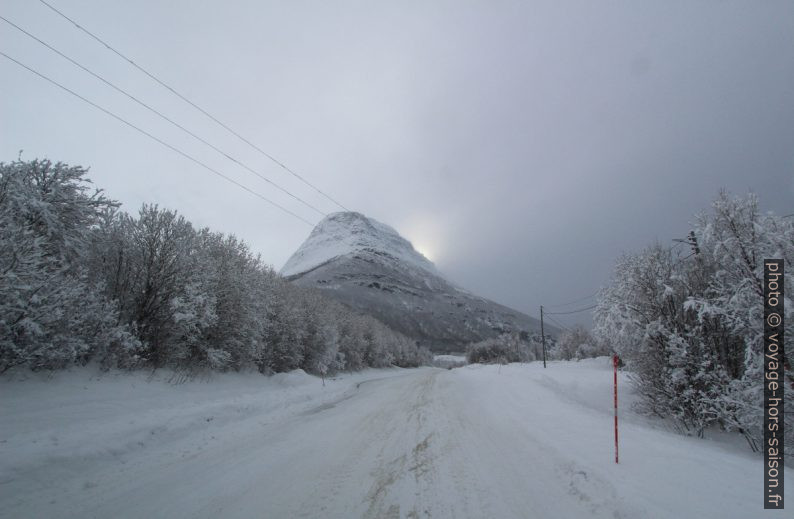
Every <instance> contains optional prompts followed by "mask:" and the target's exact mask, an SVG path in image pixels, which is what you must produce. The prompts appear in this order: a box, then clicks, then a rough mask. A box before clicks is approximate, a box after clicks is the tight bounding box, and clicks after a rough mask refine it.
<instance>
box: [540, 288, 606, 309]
mask: <svg viewBox="0 0 794 519" xmlns="http://www.w3.org/2000/svg"><path fill="white" fill-rule="evenodd" d="M598 292H600V290H596V291H595V292H593V293H592V294H590V295H587V296H584V297H582V298H579V299H575V300H573V301H569V302H567V303H562V304H559V305H548V306H546V308H560V307H562V306H570V305H572V304H574V303H580V302H582V301H585V300H587V299H590V298H592V297H595V296H597V295H598Z"/></svg>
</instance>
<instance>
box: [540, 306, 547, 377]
mask: <svg viewBox="0 0 794 519" xmlns="http://www.w3.org/2000/svg"><path fill="white" fill-rule="evenodd" d="M540 340H541V341H543V369H546V334H545V332H544V331H543V305H540Z"/></svg>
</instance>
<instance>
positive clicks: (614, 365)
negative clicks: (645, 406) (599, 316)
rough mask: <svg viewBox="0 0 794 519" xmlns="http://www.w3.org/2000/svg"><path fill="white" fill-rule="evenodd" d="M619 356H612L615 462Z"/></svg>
mask: <svg viewBox="0 0 794 519" xmlns="http://www.w3.org/2000/svg"><path fill="white" fill-rule="evenodd" d="M618 362H619V360H618V356H617V354H615V355H613V356H612V368H613V374H614V377H615V463H617V462H618Z"/></svg>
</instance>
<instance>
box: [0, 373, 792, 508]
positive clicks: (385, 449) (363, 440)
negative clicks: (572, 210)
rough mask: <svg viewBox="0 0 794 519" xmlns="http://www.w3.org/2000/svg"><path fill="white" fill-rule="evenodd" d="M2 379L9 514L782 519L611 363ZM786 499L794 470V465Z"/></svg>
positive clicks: (757, 475) (747, 463)
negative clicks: (199, 377) (667, 420)
mask: <svg viewBox="0 0 794 519" xmlns="http://www.w3.org/2000/svg"><path fill="white" fill-rule="evenodd" d="M89 373H93V372H89V371H86V370H77V371H75V372H71V373H58V374H56V375H55V376H54V379H53V380H49V381H44V380H42V377H40V376H38V375H31V376H29V377H28V380H24V381H19V380H9V379H7V378H6V379H3V380H0V516H2V517H80V518H86V517H147V518H149V517H265V518H290V517H308V518H334V517H338V518H356V517H373V518H374V517H378V518H380V517H394V518H397V517H405V518H427V517H432V518H445V517H457V518H467V517H471V518H513V517H516V518H519V517H522V518H523V517H539V518H543V517H549V518H575V517H610V518H614V517H626V518H641V517H649V518H667V517H669V518H676V519H678V518H687V517H698V518H701V517H702V518H709V517H715V518H717V517H719V518H730V517H737V518H739V517H741V518H746V517H761V516H763V517H783V516H785V513H784V512H779V513H778V512H772V511H764V510H763V509H762V496H761V489H762V472H761V465H762V462H761V458H760V457H758V456H756V455H752V454H751V453H749V452H747V451H745V450H743V449H742V448H741V447H740V446H739V445H738V444H735V443H733V442H721V441H720V442H718V441H708V440H698V439H695V438H687V437H684V436H681V435H679V434H676V433H674V432H671V431H667V430H665V428H664V427H663V426H662V425H661V424H658V423H656V422H654V421H652V420H649V419H647V418H644V417H641V416H637V415H635V414H634V413H632V412H630V411H629V410H628V409H627V406H628V405H629V404H630V402H631V400H632V396H631V395H630V394H629V388H628V385H627V384H626V381H625V377H623V376H621V384H622V387H621V402H622V404H623V406H622V410H621V463H620V464H619V465H615V463H614V461H613V450H612V449H613V447H612V446H613V437H612V434H613V433H612V407H611V406H612V386H611V381H612V377H611V371H610V366H609V363H608V360H606V359H596V360H591V361H582V362H578V363H577V362H565V363H564V362H551V363H549V367H548V369H546V370H544V369H543V367H542V365H541V364H540V363H534V364H529V365H518V364H512V365H507V366H480V365H469V366H465V367H462V368H458V369H453V370H441V369H433V368H423V369H414V370H398V369H394V370H370V371H366V372H362V373H356V374H352V375H350V374H347V375H342V376H340V377H337V378H335V379H333V380H328V381H327V383H326V386H323V385H322V382H321V381H320V380H319V379H317V378H314V377H310V376H308V375H305V374H303V373H300V372H294V373H290V374H281V375H277V376H275V377H269V378H266V377H262V376H260V375H255V374H248V375H240V374H237V375H233V374H229V375H215V376H213V377H212V379H211V380H209V381H191V382H187V383H184V384H179V385H172V384H168V383H167V382H166V381H165V380H163V379H162V378H161V376H160V375H158V376H156V377H155V378H154V379H153V380H150V381H149V380H148V378H147V375H146V374H143V373H137V374H110V375H107V374H106V375H103V376H102V377H97V376H96V374H95V373H94V376H93V377H90V376H89ZM786 476H787V478H786V481H787V486H786V493H787V494H788V496H789V497H791V496H794V494H793V493H792V486H793V485H791V481H792V474H791V471H790V470H787V471H786Z"/></svg>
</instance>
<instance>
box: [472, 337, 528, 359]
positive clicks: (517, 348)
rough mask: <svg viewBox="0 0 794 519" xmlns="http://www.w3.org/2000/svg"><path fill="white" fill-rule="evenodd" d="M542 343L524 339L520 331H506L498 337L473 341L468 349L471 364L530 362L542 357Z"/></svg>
mask: <svg viewBox="0 0 794 519" xmlns="http://www.w3.org/2000/svg"><path fill="white" fill-rule="evenodd" d="M540 348H542V346H541V345H539V344H537V343H536V342H535V341H525V340H522V338H521V335H520V334H518V333H504V334H502V335H500V336H498V337H494V338H491V339H485V340H483V341H480V342H475V343H472V344H470V345H469V346H468V348H467V349H466V360H467V361H468V362H469V363H471V364H497V363H498V364H504V363H508V362H529V361H532V360H537V359H540V358H542V351H541V350H540Z"/></svg>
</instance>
